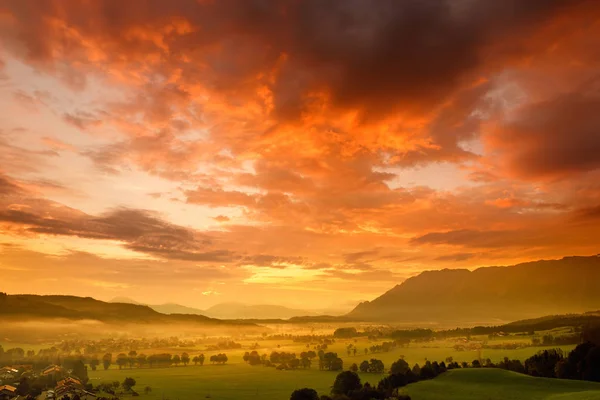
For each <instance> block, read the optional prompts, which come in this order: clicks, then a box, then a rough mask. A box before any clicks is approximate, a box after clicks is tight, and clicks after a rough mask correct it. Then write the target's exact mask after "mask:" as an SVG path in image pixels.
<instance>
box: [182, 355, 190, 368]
mask: <svg viewBox="0 0 600 400" xmlns="http://www.w3.org/2000/svg"><path fill="white" fill-rule="evenodd" d="M181 362H182V363H183V365H184V366H186V365H188V363H189V362H190V355H189V354H188V353H181Z"/></svg>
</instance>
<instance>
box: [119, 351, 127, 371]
mask: <svg viewBox="0 0 600 400" xmlns="http://www.w3.org/2000/svg"><path fill="white" fill-rule="evenodd" d="M128 360H129V359H128V358H127V354H125V353H119V354H118V355H117V365H118V366H119V369H122V368H123V366H125V365H127V361H128Z"/></svg>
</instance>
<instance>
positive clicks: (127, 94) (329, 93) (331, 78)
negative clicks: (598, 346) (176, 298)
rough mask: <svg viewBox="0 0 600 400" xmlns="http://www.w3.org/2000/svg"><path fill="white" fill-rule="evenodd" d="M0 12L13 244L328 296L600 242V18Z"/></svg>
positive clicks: (585, 8) (437, 4)
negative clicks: (448, 267) (108, 254)
mask: <svg viewBox="0 0 600 400" xmlns="http://www.w3.org/2000/svg"><path fill="white" fill-rule="evenodd" d="M0 7H1V9H2V10H1V11H0V12H1V13H2V15H4V16H5V18H2V19H0V47H1V48H2V50H1V54H0V57H1V58H2V60H4V61H5V63H4V62H2V64H3V65H4V64H5V66H4V67H3V72H2V74H3V75H6V79H8V84H9V86H10V88H11V90H10V92H7V94H5V95H4V97H2V94H0V102H3V103H2V104H5V103H6V104H13V103H15V99H16V100H17V102H18V104H19V107H14V115H12V113H13V109H11V111H10V112H7V113H6V114H5V117H6V119H7V121H10V122H11V123H13V124H14V125H15V126H22V127H23V128H21V129H19V130H12V131H9V130H5V131H2V132H0V159H2V166H1V168H2V171H3V173H5V174H6V175H0V218H1V219H2V228H3V229H2V230H3V232H6V235H10V238H11V240H15V241H19V240H29V241H31V243H33V242H35V241H36V240H57V241H58V239H56V238H54V236H57V237H60V240H61V242H62V241H64V243H65V244H64V246H65V247H67V248H68V247H69V246H71V245H72V244H71V242H72V241H73V240H74V239H75V238H85V239H86V243H88V245H89V246H91V245H90V244H89V243H95V244H98V243H103V244H102V246H108V243H111V246H113V247H117V246H118V247H119V251H120V252H125V250H129V251H130V252H131V253H133V254H134V255H135V254H137V255H140V257H141V258H145V259H150V260H151V262H152V265H153V266H160V265H162V266H164V265H165V263H166V262H169V265H171V264H172V265H177V266H178V268H179V269H180V270H181V271H185V272H181V275H183V276H185V277H192V276H194V275H193V273H192V272H191V271H193V268H195V267H198V266H202V268H203V269H205V270H206V274H207V275H206V276H207V277H211V278H210V279H212V278H214V279H218V277H219V276H220V274H221V273H222V272H220V271H221V266H224V267H225V268H224V269H225V270H227V271H228V273H230V274H232V275H234V276H235V277H236V279H237V278H239V277H240V276H241V275H242V274H241V272H240V270H244V271H246V270H247V269H249V270H252V268H255V269H260V270H261V271H263V269H264V270H266V271H267V272H261V273H262V274H264V276H266V277H267V278H268V277H269V276H275V277H276V278H277V281H278V282H281V281H287V280H289V279H288V278H287V277H288V276H292V275H293V273H292V272H297V273H298V274H300V275H301V276H302V277H303V279H306V280H310V281H311V282H312V284H314V285H315V286H318V285H319V282H321V283H322V284H323V285H324V286H323V287H324V291H325V292H327V291H329V290H334V289H332V288H331V287H330V286H327V285H329V284H331V279H329V282H328V283H327V282H326V281H328V278H335V279H333V281H335V282H334V286H335V284H337V285H339V286H337V287H336V289H335V290H339V292H336V294H335V296H339V295H340V293H349V292H351V290H350V289H349V287H355V288H356V290H354V292H359V291H362V290H371V289H372V290H373V292H375V288H376V289H377V291H379V290H380V289H381V288H385V287H386V285H389V282H390V281H392V280H398V279H402V278H404V277H406V276H409V275H410V274H413V273H416V272H418V271H420V270H423V269H428V268H432V267H437V265H438V264H440V262H441V263H444V262H460V263H461V266H463V265H464V266H465V267H469V268H470V267H474V266H477V265H485V264H486V263H491V262H494V263H496V262H498V263H510V262H519V261H523V260H526V259H532V258H535V257H551V256H555V255H556V256H562V255H566V254H586V253H589V252H590V251H591V250H593V249H595V246H597V244H596V243H593V240H592V239H591V238H594V237H597V233H598V228H597V227H595V226H594V224H593V222H594V221H596V219H595V218H596V214H597V213H596V207H597V205H598V204H600V187H598V184H597V183H596V182H597V181H598V180H599V179H600V175H599V168H600V165H599V164H598V162H597V157H594V156H595V154H597V153H598V150H599V149H598V141H597V138H598V136H599V135H598V134H596V131H597V127H598V126H600V120H598V118H597V116H596V114H597V112H596V113H595V110H596V109H598V108H599V107H598V106H599V105H600V104H598V103H599V102H598V98H599V96H598V80H597V71H598V70H599V68H600V65H599V64H598V58H597V50H596V49H597V48H599V46H600V42H599V39H598V38H600V35H599V32H598V24H597V23H595V22H596V21H595V18H596V15H598V10H599V9H598V3H596V2H590V1H579V0H574V1H567V0H549V1H542V0H532V1H513V0H507V1H502V2H491V1H486V0H458V1H444V0H441V1H410V0H409V1H393V0H381V1H377V2H370V1H367V0H349V1H341V0H340V1H329V2H323V1H317V0H307V1H295V0H289V1H288V0H284V1H280V2H277V4H273V3H268V2H264V1H260V0H232V1H227V2H195V1H172V2H166V1H158V0H140V1H125V2H123V1H116V0H106V1H98V2H86V3H82V2H78V1H74V0H48V1H44V2H42V3H40V2H37V1H35V0H21V1H15V2H6V4H3V5H2V6H0ZM0 79H3V78H0ZM13 94H14V96H13ZM23 105H25V106H26V107H21V106H23ZM42 106H44V107H42ZM34 107H35V109H36V110H37V111H38V114H37V115H36V118H31V115H32V114H31V113H32V112H33V111H34ZM74 128H75V130H74ZM75 131H82V132H80V134H79V135H75V134H74V133H73V132H75ZM25 138H26V139H25ZM30 139H31V140H30ZM96 182H98V184H97V185H96ZM75 186H77V187H78V188H80V187H81V191H82V192H85V193H82V195H81V196H79V197H77V198H76V199H75V200H74V197H73V196H72V193H71V194H70V196H67V195H66V194H65V191H66V190H68V188H69V187H75ZM65 188H66V189H65ZM122 188H126V189H125V190H123V189H122ZM139 193H142V194H148V195H142V196H139ZM169 199H170V200H172V201H169ZM80 203H81V204H80ZM124 205H127V206H126V207H125V206H124ZM69 206H72V207H69ZM81 210H87V212H83V211H81ZM92 210H93V211H92ZM174 221H177V223H175V222H174ZM182 221H183V222H182ZM216 222H218V223H219V224H216ZM187 224H189V225H190V226H187ZM24 238H27V239H24ZM63 239H64V240H63ZM2 240H5V239H4V238H3V239H2ZM36 243H37V242H36ZM31 247H32V248H33V247H34V244H31ZM457 248H459V249H457ZM481 249H485V251H482V250H481ZM90 251H91V250H90ZM84 257H85V256H84V255H81V254H79V255H78V256H77V258H78V259H80V260H82V259H84ZM36 259H37V258H36ZM110 262H112V260H103V259H99V260H93V261H92V260H91V259H90V264H93V265H94V266H96V268H101V265H102V264H103V263H105V264H106V265H108V264H109V263H110ZM149 262H150V261H149ZM122 265H124V264H122ZM138 267H139V268H140V269H139V270H138V271H139V272H140V275H143V272H144V271H145V270H144V269H143V267H142V266H138ZM138 267H136V268H138ZM157 268H158V267H157ZM188 269H189V270H188ZM290 270H293V271H292V272H290ZM298 271H299V272H298ZM382 271H383V272H382ZM386 271H389V272H386ZM246 272H248V271H246ZM248 274H250V272H248ZM269 274H270V275H269ZM157 276H160V277H162V278H165V277H166V273H165V275H157ZM95 278H97V279H98V281H99V282H113V280H111V279H107V277H106V276H98V277H95ZM127 279H130V277H127ZM127 279H125V280H116V279H114V282H113V283H116V284H122V283H124V282H130V281H128V280H127ZM207 279H208V278H207ZM224 279H225V278H224ZM257 279H258V281H260V279H261V277H260V276H259V277H258V278H257ZM267 281H268V279H267V280H266V281H263V283H264V282H267ZM152 282H154V278H153V280H152ZM178 282H179V281H178ZM270 282H272V280H271V281H270ZM246 283H248V282H245V283H244V284H246ZM290 285H291V283H290ZM344 285H346V286H347V287H344ZM352 285H355V286H352ZM367 286H368V288H371V289H367ZM194 287H201V288H207V287H208V288H210V287H212V286H207V285H206V284H198V285H195V286H194ZM311 288H312V287H311ZM130 289H131V290H139V289H140V287H139V286H135V285H132V287H131V288H130ZM237 289H239V288H237V287H235V288H233V287H232V288H228V289H224V293H229V295H231V293H235V291H236V290H237ZM203 290H204V289H203ZM315 290H316V289H315ZM319 290H321V289H319ZM228 291H229V292H228ZM261 293H262V292H261ZM328 293H329V292H328ZM332 293H333V292H332ZM271 294H272V292H270V295H271ZM225 295H227V294H224V296H225ZM315 301H317V300H315Z"/></svg>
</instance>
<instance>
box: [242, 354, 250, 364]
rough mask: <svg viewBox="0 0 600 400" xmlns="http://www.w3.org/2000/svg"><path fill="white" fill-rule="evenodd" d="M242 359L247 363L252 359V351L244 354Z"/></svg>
mask: <svg viewBox="0 0 600 400" xmlns="http://www.w3.org/2000/svg"><path fill="white" fill-rule="evenodd" d="M242 360H244V362H245V363H247V362H248V360H250V353H249V352H245V353H244V356H243V357H242Z"/></svg>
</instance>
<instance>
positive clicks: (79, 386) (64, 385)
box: [54, 377, 83, 397]
mask: <svg viewBox="0 0 600 400" xmlns="http://www.w3.org/2000/svg"><path fill="white" fill-rule="evenodd" d="M82 391H83V383H81V381H80V380H79V379H75V378H71V377H69V378H65V379H63V380H61V381H59V382H58V383H57V384H56V388H54V392H55V393H56V397H62V396H64V395H66V394H75V393H80V392H82Z"/></svg>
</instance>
